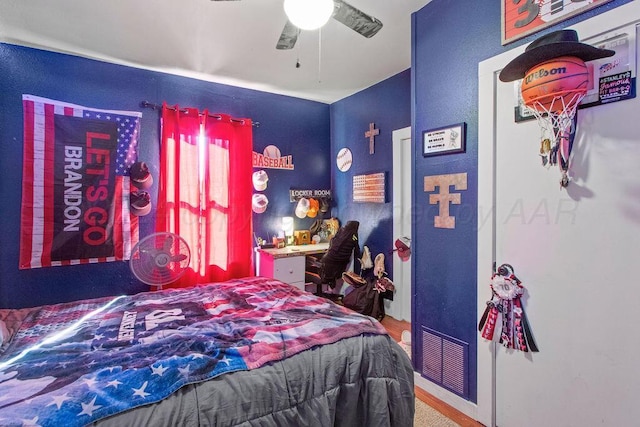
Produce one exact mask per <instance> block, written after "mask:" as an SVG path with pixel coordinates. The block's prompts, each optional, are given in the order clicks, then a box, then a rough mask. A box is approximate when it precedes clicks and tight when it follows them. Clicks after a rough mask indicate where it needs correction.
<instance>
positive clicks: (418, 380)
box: [413, 372, 478, 420]
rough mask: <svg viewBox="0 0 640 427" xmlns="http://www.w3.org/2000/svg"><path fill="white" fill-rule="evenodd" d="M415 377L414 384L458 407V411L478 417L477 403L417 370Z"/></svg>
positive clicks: (471, 416)
mask: <svg viewBox="0 0 640 427" xmlns="http://www.w3.org/2000/svg"><path fill="white" fill-rule="evenodd" d="M413 378H414V384H415V385H416V386H417V387H420V388H421V389H423V390H424V391H426V392H427V393H429V394H431V395H432V396H434V397H436V398H438V399H440V400H441V401H443V402H444V403H446V404H447V405H449V406H451V407H453V408H455V409H457V410H458V411H460V412H462V413H463V414H465V415H466V416H468V417H470V418H473V419H474V420H477V419H478V417H477V413H478V407H477V405H476V404H475V403H473V402H469V401H468V400H465V399H463V398H461V397H460V396H458V395H457V394H454V393H451V392H450V391H448V390H445V389H444V388H442V387H440V386H438V385H436V384H434V383H433V382H431V381H429V380H427V379H425V378H424V377H423V376H422V375H420V374H419V373H417V372H414V373H413Z"/></svg>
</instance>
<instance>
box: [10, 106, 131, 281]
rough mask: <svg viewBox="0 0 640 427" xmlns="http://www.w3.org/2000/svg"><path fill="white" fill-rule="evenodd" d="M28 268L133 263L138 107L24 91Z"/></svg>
mask: <svg viewBox="0 0 640 427" xmlns="http://www.w3.org/2000/svg"><path fill="white" fill-rule="evenodd" d="M22 105H23V115H24V149H23V150H24V156H23V157H24V158H23V168H22V175H23V177H22V214H21V224H20V231H21V238H20V265H19V267H20V269H28V268H40V267H50V266H60V265H73V264H83V263H98V262H108V261H116V260H127V259H129V257H130V254H131V248H132V247H133V246H134V245H135V244H136V243H137V241H138V219H137V217H136V216H133V215H130V212H129V195H130V185H131V184H130V179H129V167H130V166H131V165H132V164H133V163H134V162H135V161H136V160H137V144H138V136H139V134H140V118H141V117H142V113H140V112H137V111H110V110H98V109H95V108H87V107H82V106H79V105H73V104H69V103H66V102H60V101H54V100H50V99H45V98H41V97H37V96H32V95H23V96H22Z"/></svg>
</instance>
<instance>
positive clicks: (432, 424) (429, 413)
mask: <svg viewBox="0 0 640 427" xmlns="http://www.w3.org/2000/svg"><path fill="white" fill-rule="evenodd" d="M413 426H414V427H460V424H458V423H455V422H453V421H451V420H450V419H449V418H447V417H445V416H444V415H442V414H441V413H440V412H438V411H436V410H435V409H433V408H432V407H431V406H429V405H427V404H426V403H424V402H423V401H422V400H420V399H416V414H415V416H414V418H413Z"/></svg>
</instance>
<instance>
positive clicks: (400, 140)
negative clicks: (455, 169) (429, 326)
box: [388, 126, 413, 322]
mask: <svg viewBox="0 0 640 427" xmlns="http://www.w3.org/2000/svg"><path fill="white" fill-rule="evenodd" d="M411 138H412V134H411V126H408V127H405V128H402V129H396V130H394V131H393V132H392V141H393V241H394V242H395V239H397V238H398V237H400V236H401V235H407V234H408V237H411V231H412V230H411V182H412V181H411V176H412V165H413V161H412V159H411V154H412V150H411V146H412V145H411ZM407 140H409V143H408V144H407V142H406V141H407ZM407 145H408V147H407ZM407 153H408V163H407V162H406V159H405V157H406V154H407ZM403 160H405V162H404V163H403V162H402V161H403ZM407 171H408V174H409V175H408V180H407V182H405V180H404V179H403V174H406V173H407ZM403 182H405V184H407V185H408V189H409V190H408V191H404V190H403V187H402V183H403ZM405 193H408V196H409V197H408V200H404V197H403V195H404V194H405ZM407 202H408V206H407ZM407 209H408V210H407ZM407 230H408V233H407ZM391 256H392V257H393V258H392V259H393V281H394V282H395V283H397V291H396V295H397V294H398V292H402V294H401V297H400V298H399V300H400V301H399V303H400V304H394V303H396V301H390V302H389V310H388V314H389V315H390V316H392V317H394V318H396V319H398V320H406V321H408V322H411V300H412V295H413V287H412V281H411V263H412V262H413V261H411V260H410V261H409V262H402V261H401V260H400V258H399V257H398V256H396V254H395V253H393V254H392V255H391Z"/></svg>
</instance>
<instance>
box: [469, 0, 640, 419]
mask: <svg viewBox="0 0 640 427" xmlns="http://www.w3.org/2000/svg"><path fill="white" fill-rule="evenodd" d="M639 17H640V2H635V1H634V2H631V3H627V4H624V5H621V6H618V7H617V8H615V9H612V10H610V11H607V12H605V13H602V14H600V15H597V16H594V17H592V18H590V19H588V20H586V21H583V22H580V23H578V24H576V25H573V26H571V27H568V28H572V29H575V30H576V31H577V32H578V34H580V39H581V40H584V39H589V38H592V37H596V36H598V35H600V34H603V33H605V32H608V31H610V30H611V29H612V28H613V27H618V26H621V24H622V25H628V24H630V23H633V22H634V21H637V20H638V19H640V18H639ZM525 47H526V45H523V46H519V47H517V48H514V49H512V50H510V51H508V52H505V53H502V54H500V55H497V56H494V57H492V58H489V59H486V60H484V61H482V62H480V63H479V64H478V210H477V218H478V247H477V254H478V255H477V262H478V263H477V265H478V268H477V271H478V274H477V295H478V299H477V309H478V314H477V316H478V319H480V317H481V316H482V313H483V312H484V309H485V307H486V300H487V281H488V280H489V278H490V277H491V274H492V273H493V262H494V261H495V251H496V240H495V239H496V237H495V236H496V215H495V214H496V212H495V200H496V194H495V188H496V183H495V178H496V168H495V157H496V147H497V140H496V132H497V129H496V117H495V111H496V104H495V102H496V96H495V94H496V85H497V84H504V83H502V82H500V81H499V80H498V74H499V72H500V70H502V68H503V67H504V66H505V65H506V64H507V63H508V62H509V61H511V60H512V59H514V58H515V57H516V56H518V55H519V54H521V53H522V52H524V50H525ZM487 248H490V250H487ZM476 340H477V349H478V357H477V390H478V393H477V395H478V402H477V414H476V415H477V416H476V419H477V420H478V421H479V422H481V423H482V424H484V425H486V426H495V425H496V404H497V402H496V382H495V374H496V363H495V356H496V350H497V345H498V344H496V343H495V342H487V341H486V340H484V339H482V338H481V337H480V334H479V333H478V334H477V335H476Z"/></svg>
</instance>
